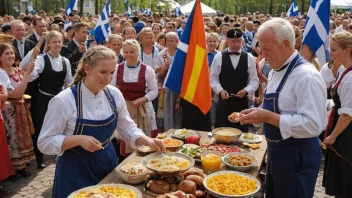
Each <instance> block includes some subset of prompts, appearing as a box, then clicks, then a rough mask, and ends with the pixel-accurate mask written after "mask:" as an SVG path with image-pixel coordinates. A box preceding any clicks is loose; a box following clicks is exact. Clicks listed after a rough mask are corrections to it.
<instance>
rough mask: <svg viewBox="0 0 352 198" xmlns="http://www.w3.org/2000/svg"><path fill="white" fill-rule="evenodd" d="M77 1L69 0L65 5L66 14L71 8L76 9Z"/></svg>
mask: <svg viewBox="0 0 352 198" xmlns="http://www.w3.org/2000/svg"><path fill="white" fill-rule="evenodd" d="M77 2H78V0H70V1H69V2H68V4H67V6H66V8H65V9H66V15H67V16H68V15H69V14H70V13H71V12H72V10H78V7H77Z"/></svg>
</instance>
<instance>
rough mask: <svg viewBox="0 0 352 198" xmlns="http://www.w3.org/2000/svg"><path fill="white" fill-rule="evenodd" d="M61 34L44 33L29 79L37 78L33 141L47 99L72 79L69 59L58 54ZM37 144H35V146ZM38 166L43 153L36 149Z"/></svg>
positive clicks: (39, 125) (40, 126) (38, 130)
mask: <svg viewBox="0 0 352 198" xmlns="http://www.w3.org/2000/svg"><path fill="white" fill-rule="evenodd" d="M62 45H63V36H62V34H61V33H60V32H57V31H50V32H49V33H48V34H47V35H46V39H45V47H44V52H45V53H46V54H44V55H40V56H38V57H37V58H36V59H35V68H34V70H33V72H32V74H31V81H34V80H36V79H39V93H38V96H37V104H38V105H37V109H36V125H35V126H36V134H35V136H34V138H35V139H34V142H36V140H37V139H38V137H39V133H40V130H41V128H42V125H43V121H44V117H45V114H46V111H47V110H48V104H49V101H50V100H51V99H52V98H53V97H54V96H56V95H57V94H58V93H60V92H61V91H62V89H63V88H64V87H67V86H68V85H69V84H70V83H71V82H72V81H73V78H72V74H71V64H70V61H69V60H68V59H67V58H65V57H63V56H61V55H60V51H61V48H62ZM36 146H37V145H35V148H36ZM35 154H36V158H37V163H38V166H39V165H40V163H43V154H42V153H40V152H39V150H38V151H37V150H36V153H35Z"/></svg>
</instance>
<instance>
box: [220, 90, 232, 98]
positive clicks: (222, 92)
mask: <svg viewBox="0 0 352 198" xmlns="http://www.w3.org/2000/svg"><path fill="white" fill-rule="evenodd" d="M220 96H221V98H222V99H223V100H227V99H229V97H230V95H229V93H227V91H226V90H222V91H220Z"/></svg>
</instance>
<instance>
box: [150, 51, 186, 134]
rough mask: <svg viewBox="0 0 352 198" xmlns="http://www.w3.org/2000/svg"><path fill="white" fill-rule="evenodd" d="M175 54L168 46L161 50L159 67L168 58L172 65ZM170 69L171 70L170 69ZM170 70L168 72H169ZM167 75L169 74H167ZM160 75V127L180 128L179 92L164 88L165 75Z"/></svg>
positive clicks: (158, 121) (167, 128) (158, 115)
mask: <svg viewBox="0 0 352 198" xmlns="http://www.w3.org/2000/svg"><path fill="white" fill-rule="evenodd" d="M174 58H175V56H171V55H170V53H169V52H168V50H167V48H166V49H164V50H162V51H161V52H159V54H158V58H157V62H156V65H157V67H161V66H163V65H164V64H165V63H166V61H167V60H169V61H170V66H171V65H172V63H173V61H174ZM169 71H170V70H169ZM169 71H168V72H169ZM166 76H167V74H166ZM166 76H164V77H159V76H158V86H159V88H161V89H162V90H165V92H164V91H162V93H160V95H159V102H158V114H157V125H158V128H159V129H161V130H163V131H167V130H169V129H179V128H181V120H182V119H181V113H180V112H177V111H176V110H175V106H176V102H177V97H178V95H177V93H175V92H173V91H171V90H170V89H168V88H166V87H165V89H164V87H163V85H164V80H165V77H166Z"/></svg>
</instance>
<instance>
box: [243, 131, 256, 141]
mask: <svg viewBox="0 0 352 198" xmlns="http://www.w3.org/2000/svg"><path fill="white" fill-rule="evenodd" d="M244 138H246V139H249V140H253V139H254V135H253V134H252V133H246V134H245V135H244Z"/></svg>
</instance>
